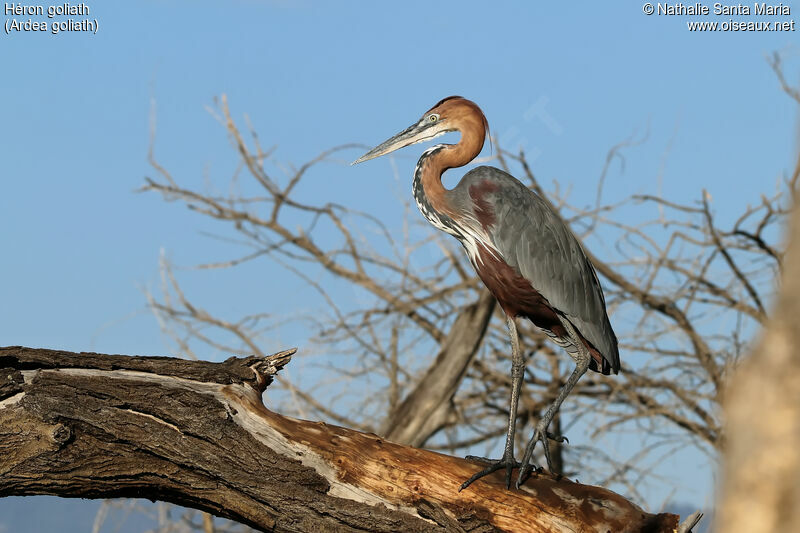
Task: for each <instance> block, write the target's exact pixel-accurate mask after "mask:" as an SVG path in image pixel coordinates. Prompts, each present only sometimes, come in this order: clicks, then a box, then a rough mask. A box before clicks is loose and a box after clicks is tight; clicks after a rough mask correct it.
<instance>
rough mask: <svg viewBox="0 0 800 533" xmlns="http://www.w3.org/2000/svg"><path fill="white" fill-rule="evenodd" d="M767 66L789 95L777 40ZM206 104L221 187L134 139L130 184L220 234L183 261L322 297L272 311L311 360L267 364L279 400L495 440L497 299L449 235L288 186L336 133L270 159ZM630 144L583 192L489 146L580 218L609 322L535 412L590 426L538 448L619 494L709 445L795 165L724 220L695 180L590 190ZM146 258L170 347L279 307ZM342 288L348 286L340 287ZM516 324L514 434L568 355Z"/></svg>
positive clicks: (758, 319)
mask: <svg viewBox="0 0 800 533" xmlns="http://www.w3.org/2000/svg"><path fill="white" fill-rule="evenodd" d="M772 65H773V67H774V70H775V72H776V74H777V76H778V79H779V81H780V82H781V84H782V86H783V88H784V90H785V91H786V92H787V93H788V94H789V95H790V96H792V97H793V98H795V99H797V91H796V89H793V88H791V87H790V86H789V85H788V83H786V81H785V79H784V77H783V71H782V68H781V64H780V57H779V56H777V55H776V56H775V57H774V58H773V60H772ZM212 112H213V113H214V114H215V116H216V117H217V118H218V120H219V122H220V123H221V125H222V127H224V128H225V130H226V132H227V134H228V137H229V139H230V143H231V147H232V149H233V150H235V152H236V154H237V155H238V158H239V167H238V168H237V169H236V170H235V172H234V173H233V175H232V177H231V178H230V181H229V183H228V185H227V186H226V187H227V189H228V191H229V192H227V193H222V192H218V191H217V190H215V189H214V188H212V187H208V188H205V189H203V188H202V187H197V186H194V185H191V184H188V185H187V182H189V183H190V180H187V179H178V178H175V177H174V176H173V175H172V174H171V173H170V171H169V170H168V169H167V168H165V167H164V166H162V165H161V164H160V163H159V162H158V160H157V158H156V157H155V155H154V151H153V146H152V145H151V152H150V161H151V164H152V167H153V169H154V172H155V174H154V176H152V177H148V178H147V179H146V184H145V185H144V187H143V190H145V191H152V192H156V193H158V194H161V195H162V196H163V198H164V199H165V200H167V201H174V202H179V203H181V204H183V205H185V206H186V207H188V208H189V209H191V210H192V211H194V212H196V213H198V214H199V215H201V216H203V217H207V218H208V219H212V220H215V221H217V222H218V227H219V232H218V234H217V236H218V237H219V238H222V239H225V240H226V241H229V242H231V243H233V245H234V246H235V247H236V249H237V252H236V254H234V256H233V257H231V258H230V259H228V260H225V261H222V262H215V263H208V264H203V265H200V266H199V267H198V268H199V269H207V270H213V269H236V268H242V266H243V265H244V264H245V263H249V262H252V261H259V260H268V261H274V262H277V263H278V264H280V265H282V266H283V267H284V268H285V269H286V271H287V272H288V273H291V274H292V275H295V276H298V277H299V278H300V279H302V280H304V281H305V282H306V283H307V284H308V286H310V287H313V289H314V290H315V291H316V292H317V293H318V295H319V298H320V301H322V302H324V304H325V305H326V306H327V307H326V309H327V310H326V311H325V312H320V311H318V310H315V311H314V312H313V313H311V312H309V313H304V312H303V311H302V310H298V311H295V312H294V313H293V314H292V315H291V320H301V321H303V322H304V324H306V325H307V326H308V330H309V332H310V335H309V337H310V339H309V342H310V345H309V346H304V347H302V348H301V352H300V353H301V354H304V355H305V357H307V358H308V361H309V362H308V364H309V365H312V364H313V365H315V366H316V367H317V368H318V369H319V372H316V373H314V374H315V375H316V376H318V379H317V381H316V382H314V383H309V382H308V379H307V377H306V378H305V379H304V380H303V381H302V385H301V384H300V382H299V381H293V380H290V379H287V378H283V379H280V378H279V383H280V384H281V385H282V386H283V387H284V388H285V390H286V395H285V396H284V398H285V400H286V404H285V408H287V409H293V410H294V411H295V412H296V413H298V414H300V415H301V416H304V417H310V418H322V419H325V420H329V421H332V422H335V423H338V424H342V425H346V426H348V427H351V428H357V429H360V430H364V431H372V432H376V433H378V434H380V435H383V436H385V437H386V438H387V439H389V440H394V441H397V442H402V443H407V444H411V445H414V446H423V447H426V448H429V449H434V450H446V451H448V452H451V453H467V452H468V451H473V452H474V451H476V449H482V450H484V451H488V450H491V449H492V448H493V447H495V446H498V445H499V444H498V443H500V441H501V440H502V436H503V432H504V428H505V420H506V419H507V416H508V412H507V398H508V395H509V385H510V378H509V368H510V350H509V348H508V346H507V338H506V334H505V331H504V329H503V320H500V319H498V318H495V319H492V317H493V316H494V315H495V314H497V315H499V311H498V310H497V309H496V308H495V304H494V300H493V298H492V297H491V296H490V295H489V294H488V293H487V292H486V290H485V289H484V288H483V287H482V285H481V284H480V283H479V282H478V281H477V279H476V278H475V276H474V275H473V273H472V269H471V267H470V266H469V264H468V262H467V261H466V258H465V257H464V254H463V253H462V252H461V250H459V249H458V247H457V245H456V243H455V241H452V240H449V239H448V238H447V237H446V236H444V235H442V234H441V233H437V232H436V231H435V230H434V229H433V228H429V227H428V226H427V224H426V223H425V222H424V221H423V220H422V218H421V217H420V216H418V214H417V213H416V212H415V210H414V208H413V206H411V205H410V203H409V202H408V201H405V203H404V204H402V205H401V204H400V203H398V208H397V209H398V210H400V209H403V210H404V213H405V215H406V216H405V217H404V221H403V224H402V225H401V226H399V227H395V226H390V225H387V224H385V223H384V222H383V221H382V220H381V218H380V217H378V216H377V215H376V214H375V213H369V212H365V211H364V209H366V208H367V207H368V206H367V205H365V203H360V202H353V203H352V204H348V205H339V204H335V203H330V202H324V201H313V200H311V199H309V198H307V197H306V196H304V194H303V193H302V189H303V187H302V185H303V183H304V180H307V179H308V176H309V175H311V174H315V173H316V174H319V173H325V174H327V175H338V174H342V173H344V172H346V170H345V168H346V167H344V163H345V161H344V157H343V152H344V153H346V154H347V155H349V154H351V152H346V150H348V149H350V148H353V147H354V145H343V146H339V147H336V148H333V149H330V150H327V151H325V152H323V153H321V154H320V155H319V156H317V157H316V158H314V159H312V160H311V161H309V162H307V163H305V164H303V165H302V166H300V167H299V168H289V169H287V168H285V167H283V166H282V165H281V164H280V163H279V162H278V160H277V158H276V155H275V150H274V149H273V148H270V149H264V148H263V147H262V145H261V143H260V138H259V136H258V135H257V134H256V132H255V130H254V129H253V128H252V126H251V125H250V123H249V120H247V119H246V117H245V124H246V127H245V128H244V129H243V128H242V127H241V125H240V124H239V123H237V121H235V120H234V118H233V115H232V113H231V111H230V108H229V105H228V101H227V99H226V98H225V96H222V97H221V99H220V101H219V102H218V103H217V107H216V108H215V109H214V110H212ZM154 139H155V121H154V119H153V142H154ZM634 144H635V142H634V141H626V142H623V143H620V144H619V145H617V146H615V147H613V148H612V149H611V150H610V151H609V153H608V157H607V160H606V164H605V166H604V167H603V168H602V169H601V171H600V180H599V183H598V192H597V200H596V202H595V204H594V205H592V206H579V205H574V204H573V203H571V202H570V199H569V196H568V195H567V194H566V193H565V192H564V191H562V190H561V189H560V188H559V187H558V186H557V184H554V186H553V187H552V188H550V189H547V190H546V189H545V188H544V187H543V186H542V183H541V181H540V180H539V179H538V177H537V176H536V175H535V174H534V172H533V170H532V168H531V165H530V163H529V161H528V159H527V158H526V154H525V153H524V152H522V151H520V152H518V153H511V152H508V151H506V150H504V149H498V148H497V147H496V145H495V148H496V155H495V156H494V157H493V159H495V161H494V163H495V164H497V165H499V166H501V167H502V168H504V169H506V170H508V171H510V172H511V173H512V174H514V175H516V176H518V177H520V178H522V179H523V180H526V181H527V184H528V185H529V186H530V187H531V188H532V189H533V190H535V191H536V192H537V193H539V194H540V195H542V196H543V197H544V198H547V199H549V201H550V202H552V204H553V205H554V206H555V208H556V209H557V210H558V212H559V213H560V214H561V216H562V217H563V218H564V220H565V221H567V222H568V223H569V224H570V226H571V227H572V228H573V230H574V231H575V232H576V234H577V235H579V237H581V239H582V240H583V242H584V244H585V246H586V250H587V253H588V254H589V256H590V258H591V260H592V261H593V263H594V264H595V266H596V268H597V271H598V274H599V275H600V277H601V279H602V282H603V285H604V287H605V290H606V295H607V301H608V306H609V310H610V314H611V319H612V322H613V323H614V325H615V329H616V330H617V334H618V336H619V338H620V348H621V352H622V353H623V357H622V359H623V368H622V370H621V372H620V375H619V376H612V377H604V376H600V375H596V374H592V375H586V376H585V377H584V379H583V380H582V381H581V382H580V383H579V385H578V387H577V388H576V389H575V391H574V392H573V395H572V396H571V398H570V400H569V401H568V402H566V403H565V404H564V406H563V408H562V412H561V414H560V416H559V417H558V418H557V419H556V421H555V422H554V424H556V425H557V427H555V428H552V429H553V430H554V431H555V432H556V433H564V434H566V435H567V436H569V434H570V430H571V429H572V428H574V427H579V428H581V430H582V431H583V430H585V429H586V430H588V431H590V434H591V439H590V442H592V443H593V444H591V445H581V446H574V445H566V446H558V447H556V449H554V450H553V452H554V458H555V462H556V465H557V467H559V468H561V470H562V471H563V472H565V473H567V474H574V473H576V472H580V475H581V477H588V478H591V479H592V480H593V481H594V482H597V483H599V484H610V483H619V484H621V485H622V486H623V487H625V490H626V491H627V492H628V494H629V496H633V497H636V496H638V490H639V489H640V487H641V486H642V484H643V483H644V482H646V481H647V479H648V474H650V472H651V470H652V465H653V463H654V462H657V461H659V460H661V459H663V457H664V456H666V455H669V454H671V453H674V452H675V451H676V450H678V449H681V448H684V447H686V446H693V447H696V448H698V449H700V450H702V451H703V452H704V453H706V454H708V456H709V457H710V458H712V460H713V459H716V458H717V456H718V454H719V451H720V450H721V448H722V445H723V442H724V434H723V431H722V426H721V416H720V415H721V408H720V399H721V392H722V388H723V384H724V383H725V380H726V378H727V376H728V374H729V372H730V370H731V369H732V368H734V367H735V366H736V365H737V363H738V362H739V360H740V358H741V357H742V356H743V355H744V354H746V353H747V352H748V351H749V349H750V347H751V342H752V340H753V338H754V335H755V333H756V332H757V331H759V330H760V329H761V327H762V326H763V325H764V323H765V322H766V320H767V309H768V308H769V303H770V302H771V301H772V300H773V299H774V295H775V291H776V280H777V279H778V274H779V272H780V269H781V265H782V260H783V254H784V248H783V245H782V243H781V239H780V228H781V227H782V226H783V224H785V223H786V220H787V215H788V212H789V209H790V199H791V196H792V193H793V191H795V190H796V188H797V180H798V175H797V172H794V173H793V174H791V175H787V176H783V177H779V178H777V179H776V180H775V181H774V183H775V185H774V188H773V190H772V191H770V192H767V191H765V192H764V194H763V195H762V196H761V198H759V200H758V201H757V202H755V203H753V204H751V205H749V206H747V207H746V208H744V209H743V210H742V212H741V213H740V216H738V217H737V218H736V219H735V220H733V221H732V222H731V223H726V222H720V221H719V220H718V219H717V217H716V216H715V210H714V208H713V201H712V192H713V191H705V190H698V191H697V200H696V201H694V202H690V203H680V202H673V201H670V200H669V199H666V198H663V197H661V196H650V195H637V196H632V197H630V198H627V199H625V200H623V201H619V202H615V203H610V204H609V203H604V202H603V201H602V191H603V183H604V180H605V177H606V175H607V173H608V172H609V169H610V168H611V165H612V164H614V162H615V161H617V160H620V159H621V158H623V157H624V153H625V151H626V150H630V149H635V148H634V146H633V145H634ZM777 168H778V167H777V166H775V165H772V166H771V167H770V166H767V167H765V172H773V173H775V172H777ZM326 179H334V178H326ZM401 179H402V178H401ZM631 220H637V221H639V222H637V223H631V222H629V221H631ZM162 276H163V290H162V292H161V293H160V294H152V293H149V294H148V298H149V302H150V305H151V306H152V309H153V310H154V311H155V313H156V315H157V317H158V318H159V320H160V321H161V323H162V325H163V327H164V330H165V331H167V332H169V333H170V335H171V336H172V338H173V339H174V340H175V341H176V343H177V348H178V349H177V351H178V352H179V353H182V354H188V355H190V356H192V355H193V354H195V353H198V350H197V347H198V346H203V347H204V350H207V349H208V347H211V348H213V349H214V350H218V351H220V352H224V353H226V354H230V353H241V352H245V353H251V354H256V355H264V354H265V353H267V352H268V351H269V350H271V349H273V348H275V346H273V345H270V343H269V340H268V339H269V336H270V332H271V331H273V330H274V328H275V327H277V326H278V325H280V324H281V323H282V320H287V315H286V313H285V312H286V308H285V305H281V306H274V307H273V308H271V309H265V310H264V312H261V313H257V314H249V315H246V316H241V317H236V318H223V317H222V316H221V315H220V314H219V313H216V312H214V311H213V310H207V309H204V308H203V307H201V306H200V305H199V304H198V303H197V302H196V301H195V298H194V297H192V296H191V295H187V294H186V292H185V291H184V290H183V288H182V286H181V283H180V282H179V279H178V278H179V276H178V275H176V270H175V268H174V266H173V265H171V264H170V262H169V261H168V260H167V259H164V261H163V262H162ZM342 290H350V291H354V292H355V294H356V296H357V297H356V298H340V297H338V296H337V294H339V293H341V291H342ZM275 316H280V317H281V318H278V319H276V318H274V317H275ZM521 337H522V344H523V347H524V352H525V353H526V354H527V359H528V361H527V372H526V376H525V383H524V386H523V395H522V398H521V402H520V409H519V425H520V430H519V431H518V432H517V435H518V436H519V438H520V439H525V438H526V437H527V436H528V434H529V433H530V429H531V428H530V426H531V425H532V423H534V422H535V420H536V419H537V418H538V416H539V415H540V413H541V411H542V409H543V408H544V407H546V406H547V405H549V404H550V403H551V401H552V399H553V397H554V395H555V394H556V393H557V391H558V389H559V387H560V386H561V385H562V384H563V382H564V380H565V379H566V376H567V375H568V374H569V372H570V370H571V368H570V365H569V361H567V360H566V358H564V357H563V356H562V354H561V353H560V352H559V350H558V349H557V348H556V347H554V346H553V345H552V344H551V343H549V341H547V340H545V339H546V337H544V336H543V335H542V334H541V333H540V332H539V331H537V330H536V329H535V328H534V327H533V326H529V325H525V326H523V327H522V328H521ZM334 354H335V357H334ZM320 355H324V358H323V357H319V356H320ZM526 426H528V427H527V430H526V429H525V427H526ZM631 431H633V432H637V433H638V434H639V435H647V438H646V439H643V442H644V443H645V446H644V448H643V450H642V452H641V453H640V454H638V455H636V456H634V457H627V456H619V455H617V454H614V453H611V452H609V451H608V446H604V443H608V442H610V439H611V438H612V437H611V436H612V435H613V434H614V432H625V433H626V435H629V434H630V433H631ZM627 438H630V437H627ZM519 444H520V445H521V444H522V443H521V442H520V443H519Z"/></svg>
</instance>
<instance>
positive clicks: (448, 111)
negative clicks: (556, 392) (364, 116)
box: [352, 96, 489, 165]
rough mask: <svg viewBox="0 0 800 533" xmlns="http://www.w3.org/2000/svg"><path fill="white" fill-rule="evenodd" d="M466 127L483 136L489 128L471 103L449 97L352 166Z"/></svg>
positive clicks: (480, 113) (459, 97)
mask: <svg viewBox="0 0 800 533" xmlns="http://www.w3.org/2000/svg"><path fill="white" fill-rule="evenodd" d="M469 126H473V127H475V128H479V129H480V130H481V132H482V133H483V135H485V134H486V131H488V128H489V126H488V124H487V122H486V117H485V116H484V115H483V112H482V111H481V110H480V108H479V107H478V106H477V105H476V104H475V103H474V102H471V101H469V100H467V99H466V98H462V97H461V96H449V97H447V98H445V99H444V100H441V101H439V102H438V103H437V104H436V105H435V106H433V107H432V108H430V109H429V110H427V111H426V112H425V113H424V114H423V115H422V118H420V119H419V120H418V121H417V122H415V123H414V124H412V125H411V126H409V127H408V128H406V129H404V130H403V131H401V132H400V133H398V134H397V135H395V136H394V137H392V138H391V139H389V140H387V141H385V142H383V143H381V144H379V145H378V146H376V147H375V148H373V149H372V150H370V151H369V152H367V153H366V154H364V155H362V156H361V157H359V158H358V159H356V160H355V161H353V163H352V164H353V165H355V164H358V163H363V162H364V161H368V160H370V159H375V158H376V157H380V156H382V155H386V154H388V153H390V152H394V151H395V150H398V149H400V148H404V147H406V146H408V145H410V144H416V143H420V142H424V141H429V140H431V139H434V138H436V137H438V136H440V135H444V134H445V133H447V132H449V131H462V132H463V131H464V130H465V128H467V127H469ZM481 144H483V139H481Z"/></svg>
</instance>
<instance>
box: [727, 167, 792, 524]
mask: <svg viewBox="0 0 800 533" xmlns="http://www.w3.org/2000/svg"><path fill="white" fill-rule="evenodd" d="M798 173H800V160H798V164H797V167H796V169H795V177H796V176H797V174H798ZM797 200H798V195H797V193H795V207H794V212H793V213H792V219H791V225H790V228H789V232H790V235H791V237H790V243H789V248H788V249H787V252H786V255H785V257H784V264H783V273H782V276H781V291H780V296H779V298H778V303H777V307H776V309H775V310H774V312H773V313H772V318H771V319H770V321H769V323H768V325H767V328H766V331H765V332H764V333H763V334H762V338H761V341H760V342H759V344H758V346H757V347H756V349H755V350H754V352H753V354H752V355H750V356H749V357H748V358H747V359H746V360H745V361H744V362H743V363H742V364H741V365H740V366H739V368H738V369H737V370H736V373H735V374H734V376H733V377H732V379H731V381H730V383H729V385H728V387H727V388H726V389H725V399H724V406H725V415H726V420H725V435H727V438H726V442H725V444H724V451H725V455H724V463H723V469H722V478H723V479H722V489H723V490H722V496H721V498H720V505H719V506H718V512H717V518H716V522H717V524H718V526H717V530H718V531H724V532H726V533H739V532H745V531H746V532H748V533H759V532H762V531H763V532H765V533H766V532H772V531H795V530H797V527H798V524H799V523H800V211H798V209H797Z"/></svg>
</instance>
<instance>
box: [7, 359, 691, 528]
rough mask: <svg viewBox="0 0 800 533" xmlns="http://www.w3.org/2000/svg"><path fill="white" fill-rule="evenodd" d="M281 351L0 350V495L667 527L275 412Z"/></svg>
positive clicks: (335, 518)
mask: <svg viewBox="0 0 800 533" xmlns="http://www.w3.org/2000/svg"><path fill="white" fill-rule="evenodd" d="M292 352H293V351H286V352H282V353H280V354H276V355H273V356H270V357H267V358H264V359H259V358H253V357H249V358H231V359H229V360H227V361H225V362H223V363H208V362H197V361H185V360H180V359H172V358H157V357H127V356H111V355H102V354H84V353H80V354H78V353H69V352H60V351H52V350H38V349H30V348H21V347H9V348H0V369H2V370H0V496H9V495H33V494H51V495H57V496H67V497H84V498H108V497H139V498H148V499H151V500H156V499H158V500H164V501H169V502H173V503H177V504H180V505H185V506H188V507H193V508H196V509H201V510H204V511H208V512H210V513H213V514H215V515H217V516H221V517H226V518H230V519H232V520H236V521H239V522H242V523H245V524H248V525H250V526H252V527H254V528H257V529H260V530H263V531H315V530H316V531H371V532H382V531H385V532H393V531H409V532H414V531H448V532H451V531H494V530H503V531H540V532H556V531H558V532H561V531H571V532H574V531H587V532H588V531H598V532H602V533H606V532H608V531H613V532H627V531H630V532H633V531H648V532H661V531H664V532H672V531H674V530H675V529H676V527H677V525H678V517H677V516H676V515H671V514H658V515H652V514H648V513H645V512H644V511H642V510H641V509H640V508H639V507H637V506H636V505H634V504H632V503H630V502H628V501H627V500H625V499H624V498H622V497H621V496H619V495H617V494H615V493H613V492H611V491H608V490H606V489H603V488H601V487H592V486H587V485H581V484H579V483H574V482H572V481H569V480H567V479H555V478H552V477H550V476H547V475H544V474H539V475H537V476H535V477H533V478H531V479H529V480H528V481H527V483H526V484H525V486H524V487H523V488H522V489H521V490H506V489H505V487H504V485H503V482H502V474H499V473H498V474H497V475H496V476H491V477H488V478H484V479H482V480H481V481H480V482H478V483H475V484H473V485H472V486H471V487H470V488H469V489H467V490H465V491H463V492H461V493H459V492H458V487H459V485H460V484H461V483H462V482H463V480H464V479H466V478H468V477H469V476H470V475H471V474H473V473H474V472H475V471H477V470H478V469H479V468H481V466H479V465H475V464H473V463H470V462H468V461H466V460H463V459H459V458H456V457H449V456H445V455H442V454H438V453H434V452H430V451H426V450H419V449H414V448H410V447H407V446H401V445H398V444H394V443H391V442H388V441H385V440H384V439H381V438H380V437H378V436H376V435H372V434H364V433H359V432H357V431H353V430H350V429H346V428H341V427H337V426H332V425H329V424H324V423H321V422H308V421H304V420H296V419H293V418H289V417H285V416H281V415H279V414H277V413H274V412H271V411H269V410H268V409H266V408H265V407H264V405H263V403H262V401H261V393H262V391H263V390H264V389H265V387H266V386H267V385H268V384H269V382H271V380H272V375H274V374H275V373H276V372H277V371H278V370H280V369H281V368H282V367H283V366H284V365H285V364H286V363H288V361H289V358H290V356H291V353H292Z"/></svg>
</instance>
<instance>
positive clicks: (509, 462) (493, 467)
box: [458, 455, 520, 492]
mask: <svg viewBox="0 0 800 533" xmlns="http://www.w3.org/2000/svg"><path fill="white" fill-rule="evenodd" d="M466 458H467V459H469V460H471V461H479V462H482V463H488V464H489V466H487V467H486V468H484V469H483V470H481V471H480V472H477V473H475V474H473V475H472V477H470V478H469V479H468V480H466V481H465V482H464V483H462V484H461V487H460V488H459V489H458V491H459V492H461V491H462V490H464V489H466V488H467V487H469V486H470V485H472V483H473V482H475V481H477V480H479V479H480V478H482V477H484V476H488V475H489V474H492V473H494V472H497V471H498V470H501V469H503V468H505V469H506V488H507V489H510V488H511V478H512V476H513V472H514V469H515V468H518V467H519V466H520V463H518V462H517V461H516V459H514V457H513V456H511V457H508V458H506V457H504V458H503V459H496V460H490V459H486V458H485V457H476V456H474V455H468V456H467V457H466Z"/></svg>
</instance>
